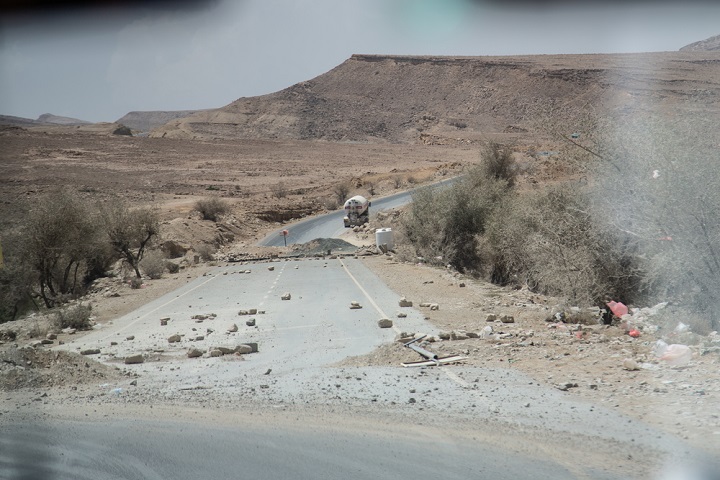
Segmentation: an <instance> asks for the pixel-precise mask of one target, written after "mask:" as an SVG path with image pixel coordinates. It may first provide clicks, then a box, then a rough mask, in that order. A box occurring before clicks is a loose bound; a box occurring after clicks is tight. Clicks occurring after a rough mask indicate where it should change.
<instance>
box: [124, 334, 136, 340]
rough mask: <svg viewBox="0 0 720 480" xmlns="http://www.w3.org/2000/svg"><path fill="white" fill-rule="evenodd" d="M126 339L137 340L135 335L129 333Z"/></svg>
mask: <svg viewBox="0 0 720 480" xmlns="http://www.w3.org/2000/svg"><path fill="white" fill-rule="evenodd" d="M125 340H128V341H133V340H135V335H128V336H127V337H125Z"/></svg>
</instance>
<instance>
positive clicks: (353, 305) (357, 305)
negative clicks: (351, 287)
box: [350, 301, 362, 310]
mask: <svg viewBox="0 0 720 480" xmlns="http://www.w3.org/2000/svg"><path fill="white" fill-rule="evenodd" d="M358 308H362V305H360V302H356V301H352V302H350V310H357V309H358Z"/></svg>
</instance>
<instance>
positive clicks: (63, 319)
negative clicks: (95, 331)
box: [54, 304, 92, 330]
mask: <svg viewBox="0 0 720 480" xmlns="http://www.w3.org/2000/svg"><path fill="white" fill-rule="evenodd" d="M91 312H92V307H91V306H90V305H83V304H77V305H75V306H73V307H66V308H61V309H59V310H58V311H57V312H56V313H55V319H54V323H55V327H56V328H58V329H61V330H62V329H63V328H74V329H76V330H88V329H90V328H91V327H92V321H91V320H90V315H91Z"/></svg>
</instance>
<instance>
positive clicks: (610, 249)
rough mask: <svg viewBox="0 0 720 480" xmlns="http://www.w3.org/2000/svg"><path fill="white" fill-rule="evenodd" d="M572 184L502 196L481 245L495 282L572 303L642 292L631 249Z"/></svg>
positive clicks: (630, 296)
mask: <svg viewBox="0 0 720 480" xmlns="http://www.w3.org/2000/svg"><path fill="white" fill-rule="evenodd" d="M589 203H590V202H589V201H588V198H587V197H586V196H585V195H584V194H583V193H582V189H581V188H579V187H578V186H577V185H571V184H564V185H561V186H558V187H550V188H548V189H546V190H542V191H538V192H531V193H527V194H523V195H514V196H512V197H507V198H506V199H505V200H504V201H503V202H502V204H501V205H500V206H499V208H498V209H497V210H495V211H494V212H493V216H492V218H491V219H490V221H489V222H488V227H487V235H486V237H485V243H484V245H483V247H484V249H483V252H484V254H485V257H486V258H488V259H489V261H490V263H491V264H492V270H491V278H492V280H493V281H495V282H496V283H514V284H517V285H526V286H528V288H530V289H531V290H533V291H537V292H541V293H544V294H549V295H556V296H564V297H566V298H568V299H569V300H570V301H572V302H575V303H576V304H598V303H600V302H601V301H602V300H603V299H604V298H605V297H606V296H611V297H613V298H621V299H623V300H624V301H625V302H631V301H634V300H636V299H638V298H639V296H640V295H641V293H642V288H641V277H642V271H641V269H640V268H639V266H638V264H637V259H636V258H635V256H634V253H635V251H634V245H633V244H632V243H629V242H627V238H625V236H623V235H615V233H614V232H611V231H608V229H607V227H606V226H605V225H604V224H602V223H600V222H599V221H598V220H597V219H596V217H595V216H594V215H593V213H592V211H591V210H590V208H591V207H590V204H589Z"/></svg>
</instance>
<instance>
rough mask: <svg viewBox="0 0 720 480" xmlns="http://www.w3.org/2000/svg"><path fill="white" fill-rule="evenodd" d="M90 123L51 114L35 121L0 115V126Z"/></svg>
mask: <svg viewBox="0 0 720 480" xmlns="http://www.w3.org/2000/svg"><path fill="white" fill-rule="evenodd" d="M91 123H92V122H86V121H84V120H78V119H77V118H70V117H60V116H58V115H53V114H51V113H43V114H42V115H40V116H39V117H38V118H37V119H36V120H33V119H30V118H23V117H14V116H12V115H0V124H3V125H16V126H21V127H22V126H30V125H90V124H91Z"/></svg>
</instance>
